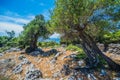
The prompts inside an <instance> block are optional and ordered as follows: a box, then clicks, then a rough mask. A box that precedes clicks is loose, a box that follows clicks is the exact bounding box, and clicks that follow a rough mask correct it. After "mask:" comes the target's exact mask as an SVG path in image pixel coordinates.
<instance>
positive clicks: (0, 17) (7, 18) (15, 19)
mask: <svg viewBox="0 0 120 80" xmlns="http://www.w3.org/2000/svg"><path fill="white" fill-rule="evenodd" d="M0 21H12V22H15V23H20V24H27V23H29V22H30V20H29V19H24V18H18V17H10V16H3V15H0Z"/></svg>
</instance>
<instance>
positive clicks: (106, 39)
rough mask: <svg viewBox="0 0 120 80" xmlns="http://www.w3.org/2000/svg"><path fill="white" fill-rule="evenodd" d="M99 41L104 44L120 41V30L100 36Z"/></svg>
mask: <svg viewBox="0 0 120 80" xmlns="http://www.w3.org/2000/svg"><path fill="white" fill-rule="evenodd" d="M98 42H101V43H104V44H109V43H120V30H118V31H115V32H107V33H104V34H103V36H100V37H98Z"/></svg>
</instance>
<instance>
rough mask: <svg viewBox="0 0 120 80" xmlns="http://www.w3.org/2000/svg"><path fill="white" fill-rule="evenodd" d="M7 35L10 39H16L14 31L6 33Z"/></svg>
mask: <svg viewBox="0 0 120 80" xmlns="http://www.w3.org/2000/svg"><path fill="white" fill-rule="evenodd" d="M6 33H7V35H8V37H9V39H12V38H14V37H15V32H14V31H13V30H12V31H10V32H9V31H6Z"/></svg>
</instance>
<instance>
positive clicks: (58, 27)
mask: <svg viewBox="0 0 120 80" xmlns="http://www.w3.org/2000/svg"><path fill="white" fill-rule="evenodd" d="M55 3H56V5H55V8H54V10H53V13H52V16H51V20H50V21H49V22H50V23H51V26H52V29H53V30H54V31H57V32H59V33H61V34H63V35H64V36H65V37H67V38H69V39H75V38H77V39H79V41H80V43H81V45H82V47H83V50H84V51H85V53H86V55H87V57H88V60H89V66H90V67H95V66H97V64H98V63H99V59H98V55H99V56H102V57H103V58H104V60H105V61H106V62H107V63H108V65H109V66H110V68H111V69H114V70H120V65H118V64H116V63H115V62H114V61H112V60H111V59H110V58H108V57H107V56H106V55H105V54H103V53H102V52H101V51H100V49H99V48H98V47H97V45H96V36H97V34H102V30H109V28H111V29H113V28H114V26H110V24H109V21H108V20H105V19H100V18H101V15H100V16H99V17H100V18H99V17H95V18H97V19H95V18H94V17H93V18H92V19H93V20H92V19H91V17H92V15H95V14H96V13H97V12H96V11H98V10H100V11H101V12H102V10H103V11H106V13H108V14H110V13H112V12H113V11H112V9H110V7H111V6H116V5H118V6H120V4H119V3H120V1H118V0H115V1H113V0H56V2H55ZM95 12H96V13H95ZM112 18H113V17H112ZM112 18H111V19H110V20H112ZM94 19H95V20H94ZM113 21H114V20H113Z"/></svg>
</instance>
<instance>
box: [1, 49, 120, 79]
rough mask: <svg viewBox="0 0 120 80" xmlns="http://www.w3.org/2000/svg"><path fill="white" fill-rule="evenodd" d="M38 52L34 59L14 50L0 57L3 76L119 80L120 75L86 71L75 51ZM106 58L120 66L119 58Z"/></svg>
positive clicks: (110, 55) (109, 72)
mask: <svg viewBox="0 0 120 80" xmlns="http://www.w3.org/2000/svg"><path fill="white" fill-rule="evenodd" d="M38 51H39V52H38ZM38 51H35V52H33V53H31V55H32V56H31V55H28V54H26V53H25V52H24V50H23V51H21V50H19V49H15V48H12V49H11V50H8V51H6V52H4V54H2V53H0V75H1V76H2V75H3V76H6V77H9V79H11V80H120V72H114V71H111V70H109V69H105V68H100V69H89V68H87V67H85V62H84V60H82V59H81V60H80V59H76V54H78V53H77V52H75V51H74V52H73V51H66V50H65V49H64V48H62V47H61V48H56V49H42V50H38ZM42 53H44V55H41V54H42ZM37 54H40V55H37ZM105 54H106V55H107V56H108V57H110V58H112V59H113V60H114V61H116V62H117V63H120V55H118V54H112V53H111V54H110V53H108V52H107V53H105Z"/></svg>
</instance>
